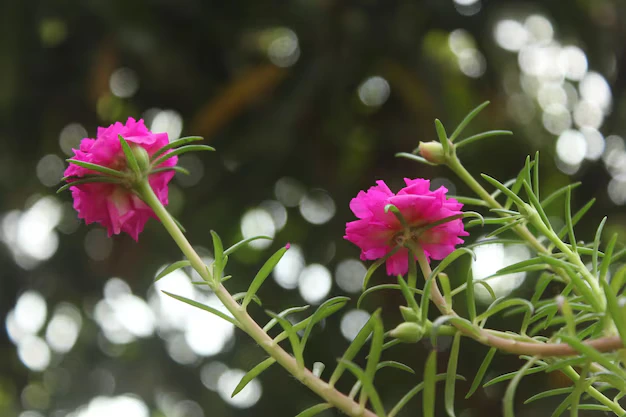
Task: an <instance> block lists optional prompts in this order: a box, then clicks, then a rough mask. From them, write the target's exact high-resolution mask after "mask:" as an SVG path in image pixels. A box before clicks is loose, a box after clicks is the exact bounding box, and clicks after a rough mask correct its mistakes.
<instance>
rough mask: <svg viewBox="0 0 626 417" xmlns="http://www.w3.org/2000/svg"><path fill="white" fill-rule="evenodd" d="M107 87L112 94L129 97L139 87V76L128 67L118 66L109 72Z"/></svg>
mask: <svg viewBox="0 0 626 417" xmlns="http://www.w3.org/2000/svg"><path fill="white" fill-rule="evenodd" d="M109 87H110V88H111V92H112V93H113V95H115V96H117V97H120V98H129V97H132V96H134V95H135V93H136V92H137V90H138V89H139V78H138V77H137V73H136V72H135V71H133V70H132V69H130V68H118V69H116V70H115V71H113V74H111V78H110V79H109Z"/></svg>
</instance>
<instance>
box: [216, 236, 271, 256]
mask: <svg viewBox="0 0 626 417" xmlns="http://www.w3.org/2000/svg"><path fill="white" fill-rule="evenodd" d="M258 239H267V240H272V238H271V237H269V236H253V237H249V238H247V239H244V240H242V241H240V242H237V243H235V244H234V245H233V246H231V247H230V248H228V249H226V250H225V251H224V256H228V255H230V254H232V253H234V252H235V251H236V250H238V249H241V248H242V247H243V246H244V245H246V244H248V243H250V242H252V241H254V240H258Z"/></svg>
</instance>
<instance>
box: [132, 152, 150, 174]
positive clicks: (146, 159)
mask: <svg viewBox="0 0 626 417" xmlns="http://www.w3.org/2000/svg"><path fill="white" fill-rule="evenodd" d="M131 149H132V151H133V155H135V159H136V160H137V165H139V170H140V171H141V172H144V173H146V172H148V171H150V155H148V152H147V151H146V150H145V149H144V148H142V147H141V146H131Z"/></svg>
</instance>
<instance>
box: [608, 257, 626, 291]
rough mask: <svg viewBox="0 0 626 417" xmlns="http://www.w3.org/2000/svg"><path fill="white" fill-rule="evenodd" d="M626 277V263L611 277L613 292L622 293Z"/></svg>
mask: <svg viewBox="0 0 626 417" xmlns="http://www.w3.org/2000/svg"><path fill="white" fill-rule="evenodd" d="M614 258H615V257H614ZM624 279H626V265H623V266H622V267H621V268H619V269H618V270H617V271H616V272H615V274H613V276H612V277H611V288H612V289H613V292H615V294H621V292H622V291H621V290H622V285H623V284H624Z"/></svg>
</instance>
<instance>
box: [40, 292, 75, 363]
mask: <svg viewBox="0 0 626 417" xmlns="http://www.w3.org/2000/svg"><path fill="white" fill-rule="evenodd" d="M81 325H82V318H81V315H80V312H79V311H78V309H77V308H76V307H74V306H73V305H71V304H62V305H60V306H59V307H57V309H56V311H55V312H54V315H53V316H52V319H51V320H50V322H49V323H48V327H47V328H46V341H47V342H48V344H49V345H50V347H51V348H52V350H54V351H55V352H58V353H66V352H69V351H70V350H71V349H72V347H73V346H74V344H75V343H76V340H77V339H78V334H79V332H80V328H81Z"/></svg>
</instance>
